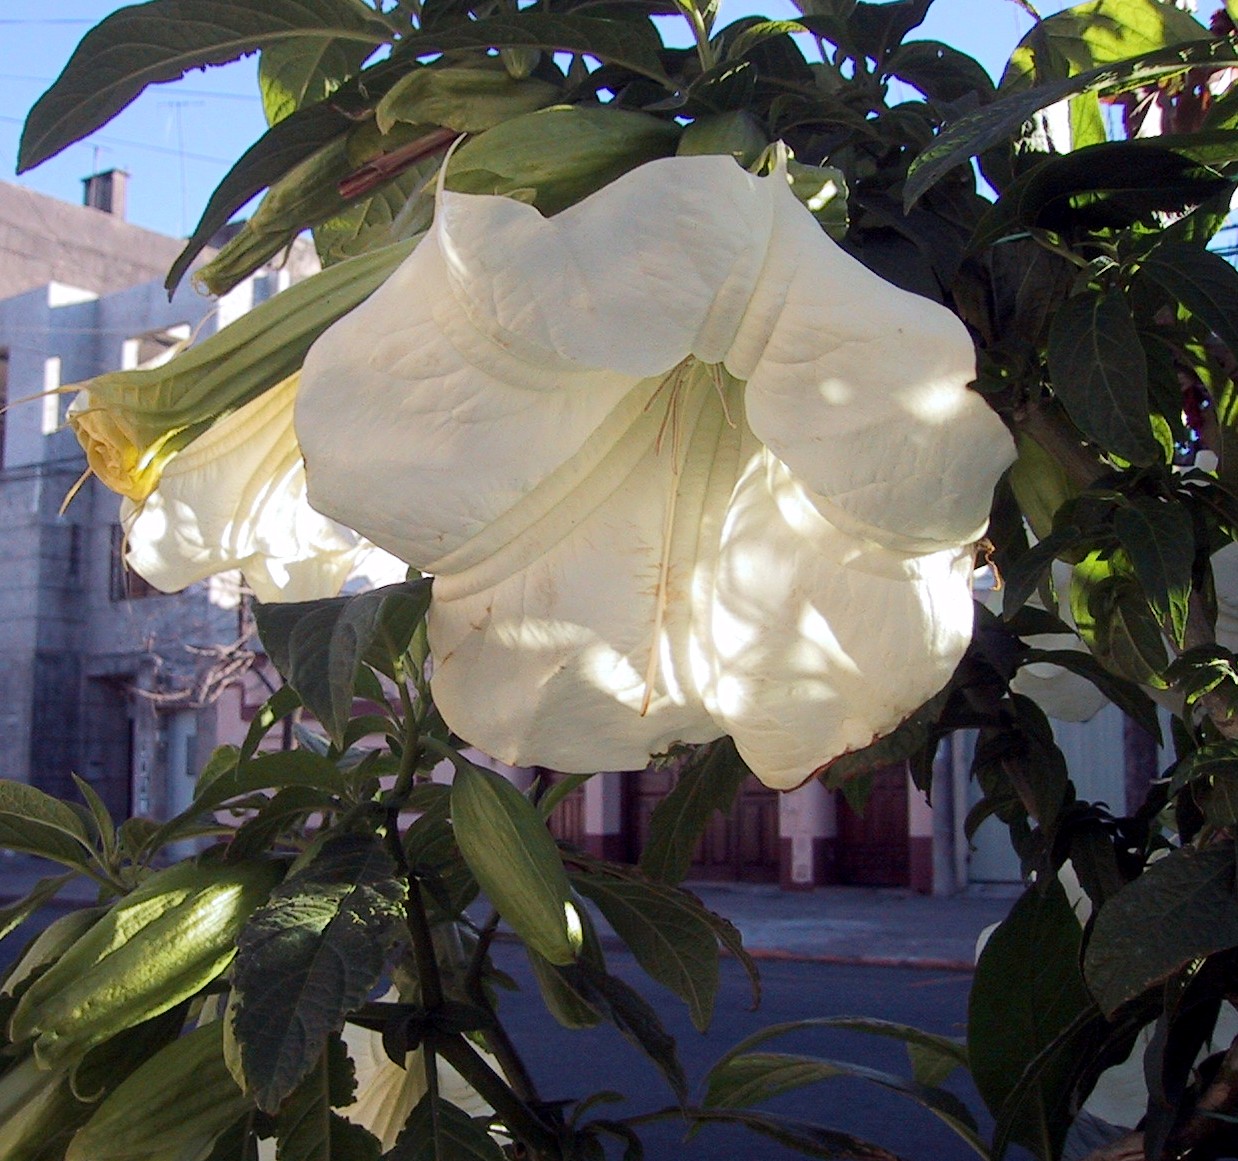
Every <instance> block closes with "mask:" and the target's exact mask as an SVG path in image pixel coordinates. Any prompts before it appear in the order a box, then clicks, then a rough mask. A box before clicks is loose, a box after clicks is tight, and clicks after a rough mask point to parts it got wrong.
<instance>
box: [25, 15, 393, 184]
mask: <svg viewBox="0 0 1238 1161" xmlns="http://www.w3.org/2000/svg"><path fill="white" fill-rule="evenodd" d="M324 33H326V34H329V35H331V36H333V37H335V38H337V39H339V40H341V41H353V42H357V43H360V44H364V45H369V46H371V47H374V48H376V47H378V46H379V45H380V44H383V43H384V42H385V41H386V40H387V39H388V35H389V34H388V32H387V29H386V27H385V25H384V24H383V23H382V22H380V21H379V20H378V19H377V18H376V17H373V16H367V14H366V11H365V9H364V7H363V6H362V5H360V4H356V5H349V6H348V7H347V8H345V7H344V6H342V5H340V4H339V3H338V2H333V0H263V3H262V4H261V5H259V6H255V5H249V4H244V5H243V4H237V3H235V0H150V2H149V3H146V4H136V5H133V6H132V7H129V8H122V9H120V10H119V11H118V12H114V13H112V15H111V16H109V17H108V18H107V19H106V20H103V21H101V22H100V23H99V24H98V25H96V26H95V27H94V28H92V29H91V30H90V32H88V33H87V34H86V36H85V37H84V38H83V39H82V42H81V43H80V44H79V45H78V46H77V49H76V50H75V52H74V53H73V56H72V57H70V59H69V63H68V64H67V65H65V68H64V71H63V72H62V73H61V74H60V76H59V77H58V78H57V79H56V82H55V84H53V85H52V87H51V88H50V89H49V90H48V91H47V92H46V93H44V94H43V96H42V97H40V98H39V100H38V102H37V103H36V104H35V106H34V108H33V109H32V110H31V111H30V115H29V117H28V118H27V119H26V127H25V129H24V131H23V133H22V142H21V150H20V153H19V161H18V172H24V171H26V170H27V169H30V168H31V167H33V166H35V165H38V164H39V163H40V162H42V161H46V160H47V159H48V158H49V157H53V156H55V155H56V154H57V153H59V152H60V151H61V150H62V149H64V148H65V146H67V145H71V144H72V143H73V142H74V141H78V140H80V139H81V138H82V137H85V136H86V135H87V134H89V133H93V132H94V131H95V130H96V129H98V128H99V127H100V126H101V125H106V124H107V123H108V122H109V121H110V120H111V119H112V118H113V117H115V116H116V114H117V113H119V112H120V111H121V110H122V109H123V108H125V106H127V105H128V104H129V103H130V102H131V101H132V100H133V99H134V98H135V97H137V96H138V95H139V94H140V93H141V92H142V90H143V89H145V88H146V86H147V85H151V84H158V83H160V82H163V81H174V80H177V79H178V78H179V77H182V76H184V74H185V73H186V72H188V71H189V70H190V69H194V68H201V67H203V66H206V65H218V64H226V63H227V62H228V61H232V60H236V59H237V58H238V57H240V56H243V55H244V54H245V53H247V52H253V51H254V50H255V49H258V48H262V47H264V46H265V45H268V44H274V43H277V42H279V41H284V40H289V39H296V38H310V39H313V40H318V39H321V38H322V36H323V34H324Z"/></svg>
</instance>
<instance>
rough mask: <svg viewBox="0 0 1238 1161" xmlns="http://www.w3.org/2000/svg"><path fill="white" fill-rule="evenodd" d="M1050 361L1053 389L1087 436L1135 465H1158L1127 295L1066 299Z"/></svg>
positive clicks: (1143, 367) (1142, 361) (1139, 349)
mask: <svg viewBox="0 0 1238 1161" xmlns="http://www.w3.org/2000/svg"><path fill="white" fill-rule="evenodd" d="M1048 360H1049V375H1050V378H1051V379H1052V381H1053V389H1054V391H1055V392H1056V393H1057V396H1058V398H1059V399H1060V400H1061V402H1062V406H1063V407H1065V408H1066V410H1067V412H1068V413H1069V415H1070V418H1071V419H1072V420H1073V421H1074V423H1075V425H1076V426H1077V427H1078V428H1079V430H1080V431H1082V432H1083V434H1084V435H1085V436H1087V437H1088V438H1089V439H1092V440H1094V441H1095V442H1096V443H1098V444H1100V446H1101V447H1102V448H1103V449H1104V450H1105V451H1107V452H1110V453H1112V454H1114V455H1118V456H1121V457H1122V458H1123V459H1124V460H1128V461H1129V462H1130V463H1132V464H1150V463H1153V462H1155V460H1156V459H1157V458H1158V457H1159V455H1160V447H1159V445H1158V444H1157V442H1156V440H1155V439H1154V438H1153V436H1152V429H1151V427H1150V426H1149V424H1148V370H1147V363H1146V361H1145V359H1144V354H1143V347H1142V346H1141V345H1140V342H1139V333H1138V332H1137V331H1136V329H1135V323H1134V320H1133V319H1132V317H1131V311H1130V307H1129V306H1127V304H1126V299H1125V297H1124V296H1123V294H1122V293H1121V291H1118V290H1110V291H1106V292H1103V293H1098V292H1092V291H1089V292H1086V293H1083V294H1076V295H1072V296H1071V297H1070V298H1068V299H1066V301H1065V302H1063V303H1062V305H1061V306H1060V307H1058V310H1057V313H1056V314H1055V315H1054V316H1053V323H1052V325H1051V326H1050V328H1049V347H1048Z"/></svg>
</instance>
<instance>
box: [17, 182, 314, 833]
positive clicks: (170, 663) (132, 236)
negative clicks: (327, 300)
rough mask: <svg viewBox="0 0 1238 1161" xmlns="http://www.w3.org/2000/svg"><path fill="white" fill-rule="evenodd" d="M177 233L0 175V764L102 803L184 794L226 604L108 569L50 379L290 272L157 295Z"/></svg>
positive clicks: (146, 347)
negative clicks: (85, 792)
mask: <svg viewBox="0 0 1238 1161" xmlns="http://www.w3.org/2000/svg"><path fill="white" fill-rule="evenodd" d="M102 176H104V177H107V178H108V182H107V183H101V182H100V181H99V179H98V178H96V179H94V182H93V185H89V186H88V191H87V192H88V195H89V194H91V193H93V195H94V197H95V199H96V200H95V205H100V204H102V205H111V206H113V208H119V207H120V206H121V205H123V196H117V195H119V194H121V193H122V191H121V190H120V188H119V186H118V183H119V181H120V180H121V178H120V176H118V175H102ZM101 185H102V186H103V189H102V194H107V195H108V196H106V197H104V196H102V194H101ZM109 187H110V192H109ZM181 245H182V243H181V242H180V241H178V240H177V239H174V238H166V237H163V236H162V235H159V234H153V233H151V232H150V231H148V230H143V229H140V228H138V227H136V226H132V225H130V224H128V223H126V222H124V221H123V220H121V219H120V218H119V217H118V216H117V215H116V214H115V213H112V212H106V211H105V210H101V209H99V208H95V206H92V205H83V206H73V205H68V204H66V203H63V202H59V201H56V200H55V199H52V198H47V197H44V196H42V195H39V194H35V193H32V192H31V191H29V190H25V189H21V188H18V187H16V186H11V185H5V184H0V392H2V394H3V401H2V402H3V404H4V410H3V411H2V412H0V416H2V421H0V560H2V561H3V562H4V564H3V567H2V568H0V776H3V777H5V778H11V779H16V780H18V781H23V782H31V783H33V784H35V785H37V786H39V787H40V788H42V789H44V790H47V791H48V792H49V793H52V794H56V795H62V796H66V797H76V792H75V790H74V786H73V776H74V775H77V776H79V777H81V778H83V779H85V780H86V781H87V782H88V783H90V784H91V785H92V786H93V787H94V789H95V790H96V791H97V792H98V793H99V795H100V796H101V797H102V799H103V801H104V802H105V803H106V804H107V806H108V807H109V809H110V810H111V811H112V812H113V813H114V814H115V815H116V816H118V817H125V816H127V815H129V814H132V813H138V814H154V815H157V816H161V815H165V814H168V813H171V812H174V811H175V810H177V809H179V808H181V807H183V806H185V805H187V804H188V802H189V801H190V796H191V792H192V775H193V773H194V772H195V771H196V770H197V769H198V768H199V767H200V764H201V762H202V761H203V760H204V759H205V757H206V755H207V754H208V753H209V751H210V748H211V747H212V746H213V744H214V737H215V734H216V723H215V718H216V715H217V712H218V711H217V708H216V705H215V704H214V695H215V693H216V692H217V690H216V689H215V688H213V687H212V681H213V680H215V678H216V677H217V676H218V675H220V674H222V673H224V672H226V669H227V665H228V647H229V646H230V645H233V644H234V643H236V642H237V641H238V639H239V637H240V636H241V629H242V627H241V625H240V624H239V620H238V618H239V617H240V614H241V611H242V602H241V599H240V591H239V587H238V584H237V583H236V582H235V581H231V580H228V579H227V578H215V579H213V580H211V581H209V582H203V583H201V584H198V585H193V586H191V587H190V588H189V589H187V590H186V591H185V592H184V593H180V594H177V595H175V596H165V595H163V594H160V593H158V592H156V591H155V590H154V589H152V588H151V587H150V586H148V585H146V584H144V583H143V582H142V581H141V579H140V578H138V577H136V576H135V575H133V574H132V573H130V572H128V571H127V570H126V569H125V568H124V567H123V563H122V559H121V551H122V537H121V531H120V524H119V511H120V501H119V498H118V497H116V496H115V495H114V494H113V493H111V492H109V491H108V490H107V489H106V488H104V487H102V486H101V485H100V484H99V483H98V482H97V481H95V480H93V479H85V480H83V479H82V477H83V474H84V472H85V468H86V464H85V458H84V456H83V454H82V452H81V449H80V448H79V447H78V444H77V440H76V439H75V438H74V436H73V434H72V433H71V432H70V431H69V430H67V428H66V427H65V423H64V418H65V410H66V408H67V407H68V404H69V402H70V400H71V399H72V397H73V391H72V390H65V388H69V387H70V385H72V384H74V383H77V382H79V381H81V380H83V379H87V378H90V377H91V376H94V375H98V374H101V373H103V372H106V371H114V370H121V369H127V368H132V367H136V366H138V365H139V364H140V363H143V362H146V361H148V360H149V359H151V358H153V357H155V356H157V355H158V354H159V353H160V352H161V351H164V350H166V349H167V348H169V347H170V346H171V345H173V344H174V343H176V342H179V341H180V340H182V339H184V338H187V337H188V336H189V335H190V334H191V333H197V334H199V335H206V334H210V333H212V332H213V331H214V330H216V329H218V328H219V327H220V326H223V325H225V324H226V323H227V322H228V321H230V320H231V319H233V318H235V317H237V316H238V315H240V314H242V313H244V312H245V311H246V310H248V309H250V308H251V307H253V306H255V305H257V304H258V303H259V302H261V301H263V300H264V299H266V298H268V297H270V295H272V294H274V293H275V292H276V291H278V290H279V289H281V288H282V287H283V286H285V285H286V284H287V283H288V282H289V280H290V278H291V274H290V273H289V271H288V270H274V269H271V270H264V271H262V272H260V273H259V274H257V275H255V276H253V277H252V278H250V279H247V280H246V281H245V282H244V283H242V284H241V285H240V286H238V287H237V288H236V289H235V290H234V291H232V292H231V293H229V294H228V295H226V296H225V297H224V298H223V299H222V300H220V301H218V302H216V301H214V300H211V299H208V298H206V297H204V296H203V295H201V294H199V293H197V292H196V291H195V290H194V289H193V288H192V286H191V285H189V284H188V283H187V282H186V283H184V284H182V286H181V287H180V288H179V289H178V290H177V292H176V293H175V294H174V295H173V296H172V297H171V299H170V300H169V297H168V295H167V293H166V292H165V291H164V289H163V285H162V283H163V278H164V275H165V273H166V271H167V268H168V266H169V265H170V264H171V262H172V260H173V258H174V257H175V256H176V255H177V254H178V253H179V251H180V248H181ZM79 485H80V486H79ZM71 493H72V499H71V500H70V501H69V502H68V503H66V498H67V497H69V496H70V494H71Z"/></svg>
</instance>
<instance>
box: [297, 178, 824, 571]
mask: <svg viewBox="0 0 1238 1161" xmlns="http://www.w3.org/2000/svg"><path fill="white" fill-rule="evenodd" d="M669 160H671V159H668V161H669ZM674 160H675V162H676V164H668V163H666V162H653V163H651V164H649V165H645V166H642V167H640V168H639V169H637V170H634V171H632V172H631V173H629V174H627V175H625V176H624V177H622V178H620V179H619V180H617V181H615V182H613V183H612V184H610V185H608V186H606V187H605V188H603V189H602V190H601V191H599V192H598V193H597V194H595V195H593V196H592V197H590V198H587V199H585V200H584V201H582V202H580V203H579V204H578V205H576V206H573V207H572V208H570V209H568V210H565V211H564V212H563V213H561V214H559V215H557V216H556V217H554V218H549V219H547V218H543V217H542V216H541V215H540V214H539V213H538V212H537V211H536V210H535V209H533V208H532V207H530V206H526V205H524V204H522V203H520V202H516V201H512V200H510V199H506V198H497V197H481V196H474V195H467V194H453V193H450V192H445V193H443V194H441V195H440V199H439V204H438V210H437V216H436V219H435V228H434V230H433V231H432V232H431V234H430V235H428V236H427V237H426V239H425V240H424V241H423V242H422V243H421V245H419V246H418V248H417V250H416V251H415V252H414V253H413V254H412V255H411V256H410V257H409V258H408V259H407V260H406V262H405V263H404V264H403V265H402V266H401V267H400V269H399V270H397V271H396V273H395V274H394V275H393V276H392V277H391V278H390V279H389V280H388V281H387V282H386V283H385V284H384V285H383V286H382V287H381V288H380V289H379V290H378V291H377V292H376V293H375V294H374V295H373V296H371V298H370V299H369V300H368V301H367V302H366V303H365V304H363V305H362V306H361V307H360V308H358V309H357V310H355V311H353V312H352V314H350V315H348V316H347V317H346V318H345V319H344V320H342V321H341V322H340V323H338V324H337V325H336V326H334V327H333V328H331V329H330V330H328V331H327V333H326V334H325V335H324V336H323V337H322V338H320V339H319V340H318V342H317V343H315V344H314V346H313V348H312V349H311V350H310V353H309V356H308V357H307V359H306V363H305V368H304V372H303V380H302V389H301V393H300V397H299V398H298V401H297V418H296V422H297V434H298V437H299V439H300V442H301V446H302V448H303V449H304V451H305V456H306V461H307V463H308V465H309V481H310V496H311V499H312V502H313V504H314V506H315V507H316V508H318V509H319V510H320V511H322V512H324V513H326V514H328V515H331V516H334V517H335V518H336V519H339V520H341V521H343V522H344V523H347V524H348V525H349V526H350V527H356V528H357V529H358V530H359V531H360V532H362V533H363V534H364V535H365V536H367V537H368V538H369V539H371V540H373V541H374V542H375V543H376V544H379V545H381V546H382V547H383V548H385V549H387V550H388V551H390V552H394V553H395V554H396V555H398V556H400V557H401V558H402V559H404V560H407V561H408V562H409V563H411V564H415V565H416V566H417V567H419V568H423V569H425V570H427V571H437V568H436V562H438V561H439V560H440V559H441V558H442V557H444V556H445V555H447V554H448V553H449V552H451V551H453V550H454V549H455V548H458V547H459V546H460V545H461V544H463V543H465V542H466V541H468V540H470V539H471V538H472V537H473V536H475V535H477V534H478V533H479V532H480V531H482V530H483V529H484V528H486V527H487V526H488V525H489V524H491V523H492V522H493V521H494V520H496V519H497V518H498V517H500V516H503V515H504V514H506V513H508V512H509V511H510V510H511V509H513V508H514V507H515V506H516V505H517V504H518V503H519V502H520V501H521V500H522V499H523V498H524V497H526V496H528V495H529V494H530V493H531V492H533V491H534V490H535V489H536V488H538V487H539V486H540V485H541V484H542V483H543V482H544V481H545V480H547V479H548V478H549V477H550V476H551V475H552V474H553V473H554V472H556V471H557V470H558V469H559V468H560V467H561V465H563V464H565V463H566V462H567V461H569V460H571V459H573V457H576V456H577V455H578V453H579V452H580V451H581V449H582V448H583V447H585V445H586V444H587V443H588V442H589V441H590V438H591V436H592V435H593V433H595V432H596V430H597V429H598V427H599V426H600V425H602V423H603V422H604V421H605V419H606V417H607V416H608V415H610V414H611V413H612V412H613V411H614V410H615V409H616V408H617V407H620V406H621V405H622V404H623V402H624V400H625V397H626V396H627V395H628V394H629V393H630V392H631V391H632V390H633V388H634V387H635V385H636V384H637V383H639V382H640V381H641V380H644V379H654V378H657V377H660V376H662V375H665V374H666V373H667V372H669V371H670V370H671V369H672V368H673V367H675V366H676V364H678V363H680V362H681V361H682V360H683V359H685V358H686V357H687V356H688V355H689V354H692V353H695V354H697V355H698V356H699V357H700V358H702V359H704V360H705V361H717V360H719V359H720V358H721V356H722V354H723V352H724V351H725V350H726V348H727V346H728V345H729V344H730V341H731V337H732V335H733V334H734V330H735V327H736V326H737V325H738V323H739V320H740V318H741V317H742V314H743V311H744V309H745V307H746V304H747V302H748V299H749V298H750V297H751V294H752V288H753V286H754V285H755V283H756V281H757V279H758V278H759V276H760V274H761V269H762V266H763V263H764V258H765V238H766V237H767V236H768V234H769V230H770V223H771V216H770V215H771V209H770V199H769V196H768V192H767V190H766V188H765V186H766V183H764V182H763V181H762V180H761V179H758V178H754V177H752V176H751V175H749V174H747V173H745V172H744V170H742V169H741V168H740V167H739V166H738V165H736V164H735V162H734V161H733V160H731V159H730V158H725V157H712V158H711V157H695V158H678V159H674ZM803 212H804V213H805V214H807V211H803ZM810 221H811V218H810ZM653 386H654V387H656V382H655V383H654V384H653ZM645 401H646V400H644V399H641V400H637V401H636V406H637V407H641V406H643V405H644V403H645ZM595 445H596V441H595ZM360 449H364V457H365V464H364V468H363V469H362V468H361V467H360V466H359V465H358V463H357V459H358V454H357V453H358V452H359V451H360ZM598 450H599V451H604V450H605V449H604V448H599V449H598ZM580 463H581V464H584V463H585V461H580ZM410 479H415V480H416V486H415V487H409V486H408V481H409V480H410Z"/></svg>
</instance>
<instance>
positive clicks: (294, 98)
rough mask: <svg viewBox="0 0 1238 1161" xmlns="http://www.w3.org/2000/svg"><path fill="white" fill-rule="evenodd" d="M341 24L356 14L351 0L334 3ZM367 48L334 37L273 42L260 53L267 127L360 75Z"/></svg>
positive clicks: (259, 63) (260, 73) (366, 46)
mask: <svg viewBox="0 0 1238 1161" xmlns="http://www.w3.org/2000/svg"><path fill="white" fill-rule="evenodd" d="M337 6H338V9H339V13H340V18H341V21H342V22H347V20H348V18H349V16H350V14H355V13H356V6H355V4H354V3H353V2H352V0H337ZM372 51H373V50H372V48H371V46H370V45H368V44H366V43H364V42H358V41H355V40H347V39H343V38H340V37H335V36H324V37H321V38H317V37H304V38H299V39H297V40H295V41H287V40H285V41H276V42H275V43H274V44H269V45H267V46H266V48H264V49H263V50H262V55H261V57H260V58H259V61H258V87H259V89H260V90H261V92H262V111H263V112H264V113H265V114H266V119H267V124H268V125H275V124H277V123H278V122H280V121H282V120H284V118H285V117H288V116H289V115H291V114H292V113H295V112H296V111H297V110H298V109H301V108H303V107H304V106H307V105H316V104H317V103H318V102H320V101H324V100H326V99H327V97H329V96H330V95H331V94H332V93H333V92H335V90H336V89H338V88H339V86H340V85H341V84H342V83H343V82H344V81H346V80H347V79H348V78H349V77H351V76H353V75H354V74H356V73H357V72H360V70H361V66H362V64H364V63H365V60H366V58H367V57H368V56H369V55H370V53H371V52H372Z"/></svg>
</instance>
